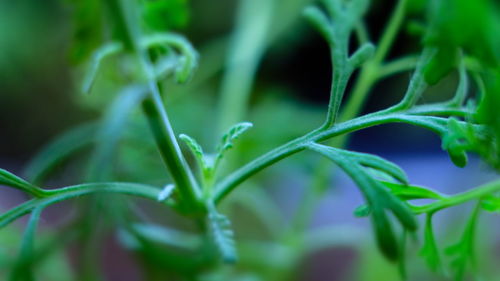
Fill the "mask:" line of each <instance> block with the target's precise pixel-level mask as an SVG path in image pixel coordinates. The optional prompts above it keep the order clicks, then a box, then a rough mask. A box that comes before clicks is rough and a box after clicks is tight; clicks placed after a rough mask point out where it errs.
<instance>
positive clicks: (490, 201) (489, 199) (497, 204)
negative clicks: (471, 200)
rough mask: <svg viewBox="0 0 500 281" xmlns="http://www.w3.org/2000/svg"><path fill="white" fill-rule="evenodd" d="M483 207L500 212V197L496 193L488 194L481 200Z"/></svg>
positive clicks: (489, 210)
mask: <svg viewBox="0 0 500 281" xmlns="http://www.w3.org/2000/svg"><path fill="white" fill-rule="evenodd" d="M481 208H483V210H486V211H488V212H493V213H500V197H499V196H495V195H492V194H490V195H487V196H485V197H484V198H483V199H482V200H481Z"/></svg>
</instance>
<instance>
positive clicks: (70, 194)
mask: <svg viewBox="0 0 500 281" xmlns="http://www.w3.org/2000/svg"><path fill="white" fill-rule="evenodd" d="M44 191H45V192H44V197H43V198H34V199H31V200H29V201H26V202H24V203H22V204H21V205H18V206H16V207H14V208H12V209H10V210H9V211H7V212H5V213H3V214H2V215H1V216H0V228H2V227H4V226H6V225H8V224H9V223H11V222H12V221H14V220H16V219H17V218H19V217H21V216H23V215H26V214H28V213H30V212H31V211H33V210H34V209H35V208H45V207H47V206H49V205H52V204H55V203H58V202H61V201H64V200H68V199H72V198H76V197H80V196H83V195H88V194H93V193H119V194H125V195H133V196H136V197H143V198H146V199H151V200H155V201H157V200H158V195H159V193H160V191H161V190H160V189H159V188H157V187H155V186H150V185H145V184H135V183H89V184H80V185H74V186H68V187H64V188H59V189H52V190H44Z"/></svg>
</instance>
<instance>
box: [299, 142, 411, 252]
mask: <svg viewBox="0 0 500 281" xmlns="http://www.w3.org/2000/svg"><path fill="white" fill-rule="evenodd" d="M307 148H309V149H311V150H313V151H316V152H318V153H320V154H322V155H324V156H325V157H327V158H328V159H330V160H332V161H333V162H334V163H335V164H337V165H338V166H339V167H340V168H341V169H342V170H344V172H346V174H347V175H349V177H350V178H351V179H352V180H353V181H354V182H355V183H356V185H357V186H358V187H359V188H360V190H361V192H362V193H363V195H364V197H365V199H366V201H367V204H368V206H369V208H370V213H371V219H372V225H373V227H374V230H375V235H376V237H377V243H378V245H379V247H380V249H381V250H382V253H384V255H385V256H386V257H387V258H389V259H391V260H396V259H398V258H399V252H398V242H397V240H396V238H395V235H394V233H393V231H392V227H391V224H390V221H389V219H388V217H387V213H386V210H390V211H391V212H392V213H393V214H394V215H395V216H396V218H397V219H398V220H399V222H400V223H401V224H402V225H403V227H404V228H406V229H408V230H410V231H414V230H415V229H416V228H417V223H416V220H415V218H414V216H413V213H412V212H411V210H410V209H409V207H408V206H407V205H406V204H405V203H404V202H401V201H400V200H399V199H397V197H395V196H394V195H392V194H391V193H389V191H388V190H387V189H386V188H385V187H384V186H383V185H382V184H381V183H380V182H379V181H377V180H375V179H373V178H372V177H371V176H370V175H369V174H368V172H367V171H366V169H364V168H363V165H365V164H366V163H369V164H371V166H376V167H378V168H382V169H383V170H389V171H390V172H391V173H393V172H394V171H393V170H392V169H388V167H390V168H393V166H392V165H388V164H387V161H385V160H380V159H379V158H378V157H374V156H373V157H372V156H370V157H367V158H366V159H367V160H363V158H364V157H365V156H366V155H363V154H361V153H354V152H349V151H345V150H341V149H337V148H332V147H328V146H324V145H320V144H316V143H310V144H309V145H308V146H307ZM374 163H376V164H374ZM399 176H401V175H399Z"/></svg>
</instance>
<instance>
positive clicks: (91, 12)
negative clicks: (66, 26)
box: [67, 0, 104, 63]
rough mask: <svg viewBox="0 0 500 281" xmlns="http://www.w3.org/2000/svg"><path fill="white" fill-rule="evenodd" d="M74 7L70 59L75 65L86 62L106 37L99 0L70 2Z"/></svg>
mask: <svg viewBox="0 0 500 281" xmlns="http://www.w3.org/2000/svg"><path fill="white" fill-rule="evenodd" d="M67 2H68V3H69V4H70V5H71V6H72V9H71V11H72V13H73V15H72V16H71V19H72V27H73V29H72V30H71V33H72V34H71V37H72V42H71V48H70V57H71V60H72V61H73V62H75V63H79V62H82V61H84V60H86V59H87V58H88V57H89V56H90V55H91V54H92V52H93V51H94V50H95V49H96V48H97V47H98V46H99V45H101V44H102V42H103V39H104V38H103V35H104V21H103V18H104V17H103V8H102V4H101V1H99V0H86V1H80V0H69V1H67Z"/></svg>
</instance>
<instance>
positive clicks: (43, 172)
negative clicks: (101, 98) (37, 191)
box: [25, 124, 96, 184]
mask: <svg viewBox="0 0 500 281" xmlns="http://www.w3.org/2000/svg"><path fill="white" fill-rule="evenodd" d="M95 134H96V124H84V125H80V126H78V127H75V128H73V129H71V130H69V131H67V132H65V133H63V134H62V135H60V136H58V137H57V138H56V139H55V140H53V141H52V142H50V143H49V144H48V145H46V146H45V147H44V148H43V149H42V150H41V151H40V152H38V153H37V154H36V155H35V157H34V158H33V159H31V161H30V162H29V163H28V165H27V168H26V170H25V175H26V177H27V178H28V179H29V180H30V181H32V182H33V183H35V184H41V183H43V182H44V181H45V179H46V178H47V177H48V176H50V175H51V173H52V172H54V170H55V169H56V168H57V167H58V166H60V165H61V164H62V163H63V162H64V161H65V160H67V159H68V158H69V157H70V156H72V155H74V154H75V153H76V152H78V151H80V150H82V149H83V148H85V147H86V146H89V145H90V144H91V143H93V141H94V140H95Z"/></svg>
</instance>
